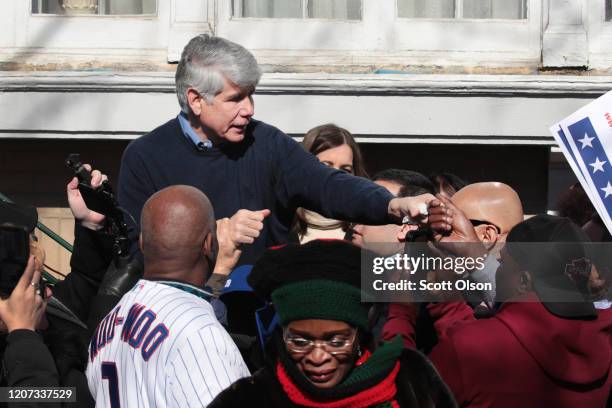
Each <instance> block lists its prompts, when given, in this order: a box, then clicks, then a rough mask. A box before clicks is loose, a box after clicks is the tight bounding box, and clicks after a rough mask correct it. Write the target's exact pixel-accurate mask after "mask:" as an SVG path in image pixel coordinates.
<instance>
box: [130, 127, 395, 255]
mask: <svg viewBox="0 0 612 408" xmlns="http://www.w3.org/2000/svg"><path fill="white" fill-rule="evenodd" d="M174 184H186V185H191V186H194V187H196V188H198V189H200V190H202V191H203V192H204V193H205V194H206V195H207V196H208V198H209V199H210V201H211V202H212V205H213V207H214V210H215V216H216V218H217V219H219V218H224V217H231V216H232V215H233V214H234V213H236V211H238V210H240V209H243V208H244V209H248V210H262V209H265V208H267V209H270V210H271V211H272V214H271V215H270V216H269V217H268V218H266V220H265V222H264V229H263V231H262V233H261V234H260V236H259V238H258V239H257V240H256V241H255V243H254V244H253V245H250V246H249V247H248V248H245V251H244V252H243V256H242V258H241V260H240V263H252V262H253V261H254V260H255V259H257V257H258V255H259V254H260V253H261V252H262V251H263V250H264V249H265V248H267V247H269V246H271V245H276V244H280V243H284V242H286V239H287V234H288V232H289V229H290V226H291V223H292V221H293V217H294V214H295V210H296V208H297V207H304V208H308V209H311V210H314V211H316V212H318V213H320V214H322V215H324V216H326V217H330V218H335V219H340V220H347V221H354V222H360V223H364V224H386V223H389V222H390V221H389V216H388V214H387V211H388V205H389V201H390V200H391V198H392V195H391V194H390V193H389V192H388V191H387V190H386V189H385V188H383V187H380V186H378V185H377V184H374V183H372V182H371V181H369V180H366V179H363V178H359V177H354V176H352V175H350V174H347V173H345V172H342V171H338V170H334V169H331V168H329V167H326V166H325V165H323V164H321V163H320V162H319V161H318V160H317V158H316V157H315V156H313V155H311V154H310V153H308V152H306V151H305V150H304V149H303V148H302V147H301V146H300V145H299V144H298V143H297V142H295V141H294V140H293V139H291V138H290V137H288V136H287V135H285V134H284V133H283V132H281V131H280V130H278V129H276V128H275V127H273V126H270V125H268V124H266V123H263V122H260V121H257V120H252V121H251V123H250V125H249V127H248V128H247V131H246V132H245V138H244V140H243V141H242V142H240V143H226V144H223V145H221V146H219V147H213V148H211V149H208V150H205V151H198V150H197V149H196V147H195V146H194V144H193V142H191V140H188V139H187V138H186V137H185V135H184V134H183V132H182V129H181V126H180V124H179V121H178V119H172V120H170V121H169V122H167V123H165V124H163V125H161V126H160V127H158V128H157V129H155V130H153V131H152V132H151V133H148V134H146V135H144V136H142V137H140V138H138V139H136V140H134V141H132V142H131V143H130V145H129V146H128V147H127V148H126V150H125V152H124V153H123V159H122V162H121V172H120V175H119V191H118V194H119V202H120V204H121V206H122V207H123V208H125V209H126V210H128V211H129V212H130V213H131V214H132V215H133V216H134V218H135V219H136V220H140V212H141V210H142V207H143V205H144V203H145V201H146V200H147V199H148V198H149V197H150V196H151V195H152V194H153V193H155V192H156V191H158V190H161V189H162V188H164V187H167V186H171V185H174Z"/></svg>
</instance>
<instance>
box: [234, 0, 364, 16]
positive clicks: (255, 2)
mask: <svg viewBox="0 0 612 408" xmlns="http://www.w3.org/2000/svg"><path fill="white" fill-rule="evenodd" d="M232 16H233V17H239V18H300V19H307V18H321V19H335V20H360V19H361V0H233V2H232Z"/></svg>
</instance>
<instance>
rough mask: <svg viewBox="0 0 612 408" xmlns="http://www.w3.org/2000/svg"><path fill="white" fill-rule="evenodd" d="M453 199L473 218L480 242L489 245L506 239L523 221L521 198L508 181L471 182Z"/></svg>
mask: <svg viewBox="0 0 612 408" xmlns="http://www.w3.org/2000/svg"><path fill="white" fill-rule="evenodd" d="M452 202H453V204H454V205H455V206H456V207H457V208H458V209H459V210H461V211H462V212H463V214H464V215H465V216H466V217H467V219H468V220H470V221H471V223H472V225H473V226H474V229H475V231H476V234H477V235H478V238H479V241H480V242H482V243H485V244H490V243H496V242H505V241H506V236H507V235H508V232H510V230H511V229H512V227H514V226H515V225H516V224H518V223H519V222H521V221H523V205H522V204H521V199H520V198H519V196H518V194H517V193H516V191H514V190H513V189H512V187H510V186H509V185H507V184H504V183H499V182H483V183H474V184H469V185H467V186H466V187H464V188H462V189H461V190H459V191H458V192H457V193H455V195H454V196H453V198H452ZM487 246H488V245H487Z"/></svg>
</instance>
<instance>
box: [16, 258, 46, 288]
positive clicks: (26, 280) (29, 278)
mask: <svg viewBox="0 0 612 408" xmlns="http://www.w3.org/2000/svg"><path fill="white" fill-rule="evenodd" d="M35 265H36V262H35V261H34V256H33V255H30V258H29V259H28V264H27V265H26V268H25V270H24V271H23V275H21V278H19V282H17V286H16V288H20V289H22V290H25V289H27V288H28V286H30V284H31V283H32V282H33V281H34V280H33V279H34V273H35V269H36V268H35ZM38 278H39V279H40V272H39V274H38Z"/></svg>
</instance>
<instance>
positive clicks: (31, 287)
mask: <svg viewBox="0 0 612 408" xmlns="http://www.w3.org/2000/svg"><path fill="white" fill-rule="evenodd" d="M43 290H48V289H47V288H41V287H40V269H37V268H36V262H35V260H34V257H33V256H30V258H29V260H28V264H27V266H26V268H25V271H24V272H23V275H22V276H21V278H20V279H19V281H18V282H17V286H15V289H13V292H12V293H11V296H10V297H8V298H7V299H2V300H0V319H1V320H2V322H4V324H5V325H6V328H7V330H8V332H9V333H10V332H12V331H14V330H19V329H26V330H33V331H34V330H36V328H37V327H38V326H39V323H40V321H41V319H42V316H43V314H44V312H45V306H46V301H45V300H43V295H44V294H43V293H42V291H43Z"/></svg>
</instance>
